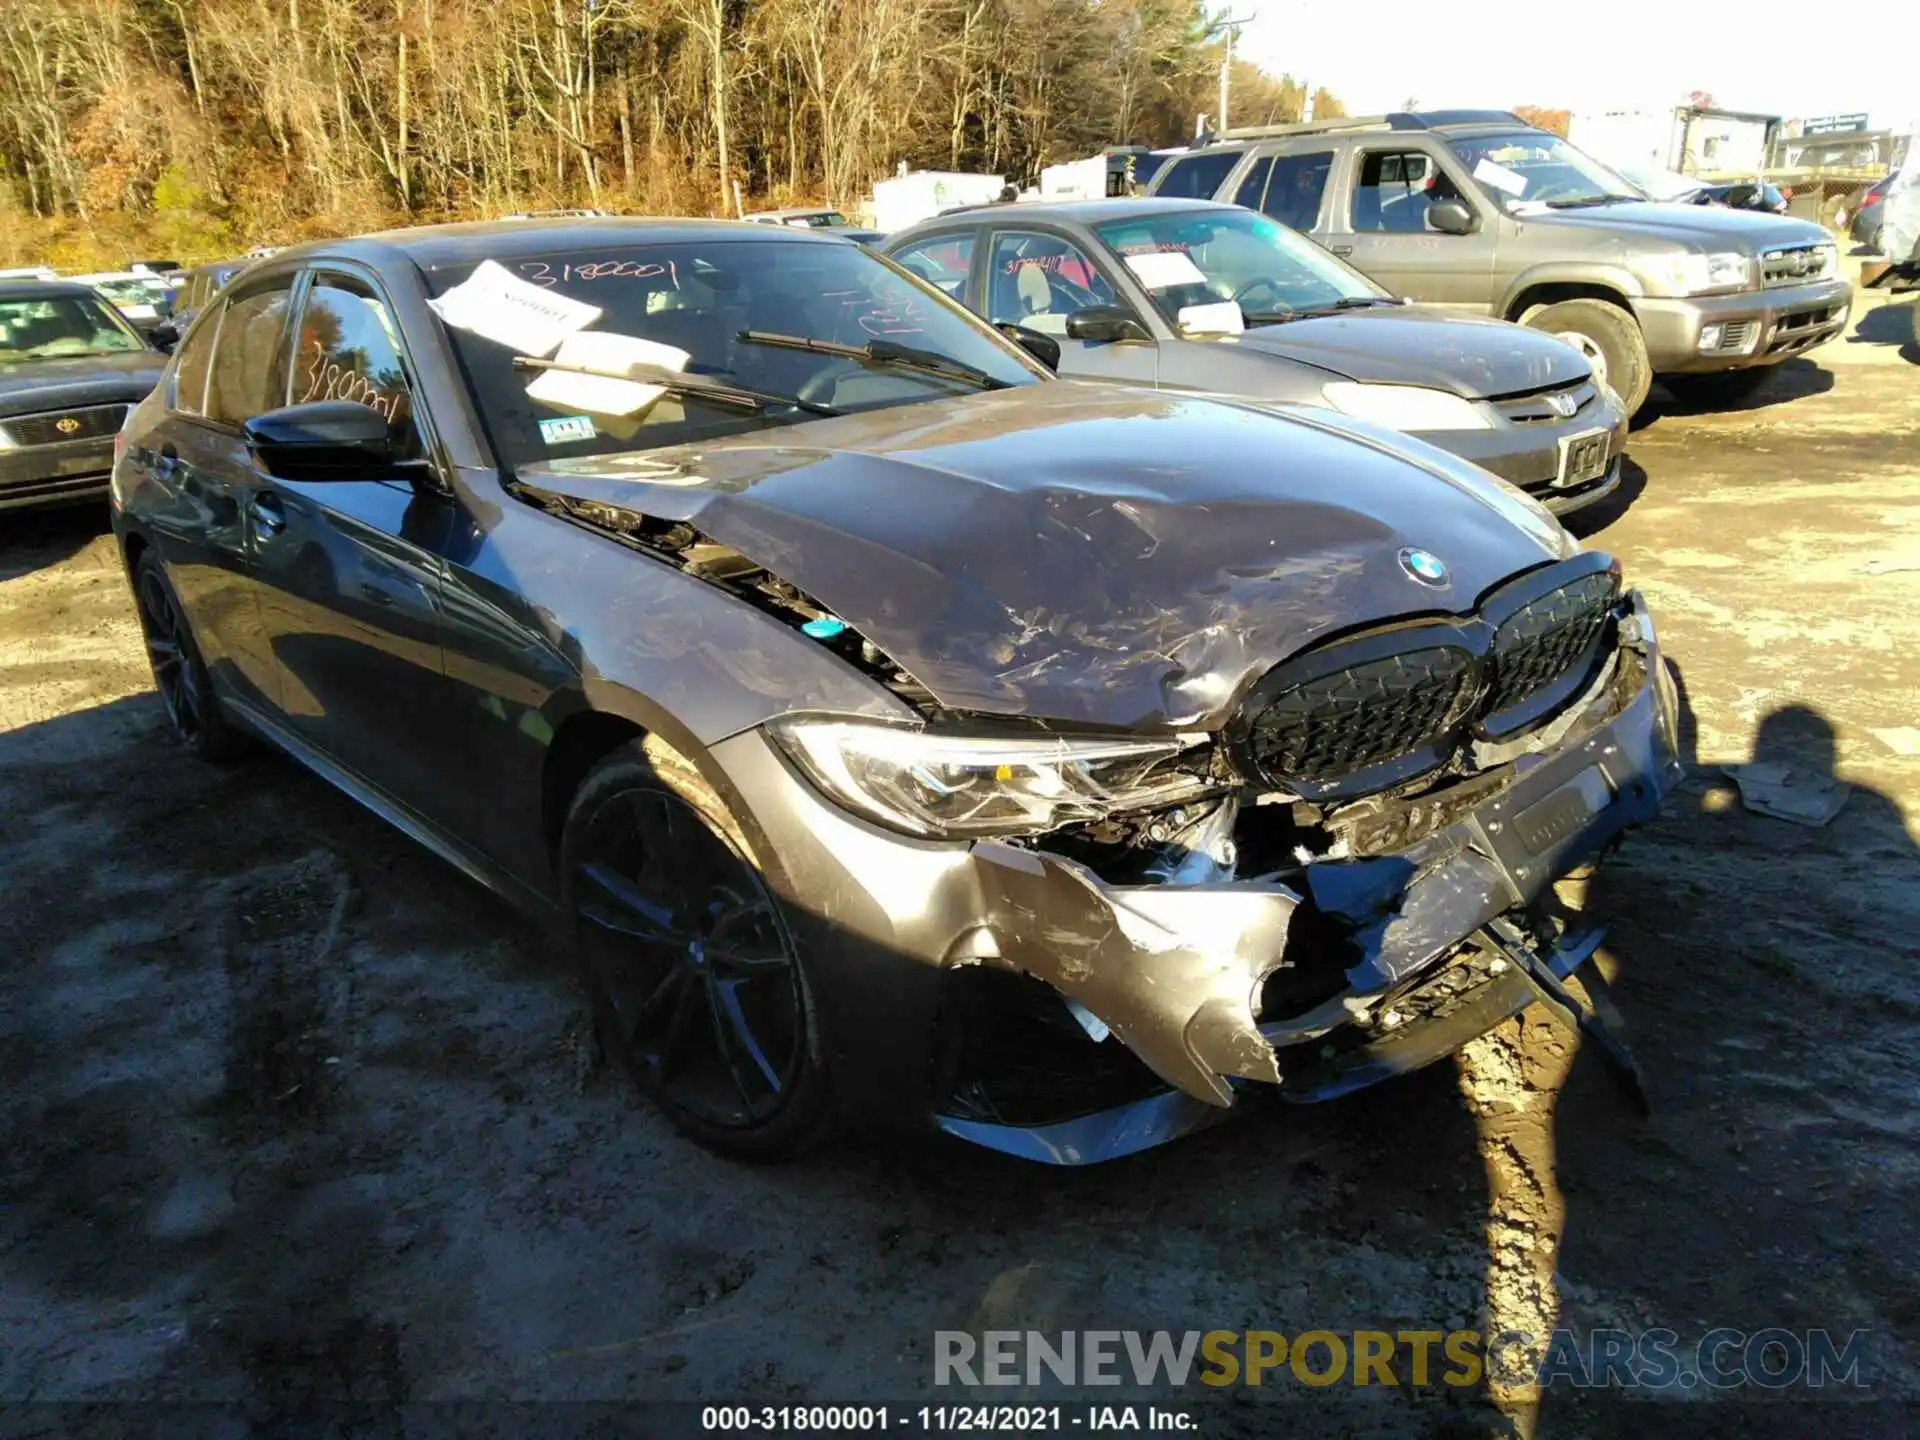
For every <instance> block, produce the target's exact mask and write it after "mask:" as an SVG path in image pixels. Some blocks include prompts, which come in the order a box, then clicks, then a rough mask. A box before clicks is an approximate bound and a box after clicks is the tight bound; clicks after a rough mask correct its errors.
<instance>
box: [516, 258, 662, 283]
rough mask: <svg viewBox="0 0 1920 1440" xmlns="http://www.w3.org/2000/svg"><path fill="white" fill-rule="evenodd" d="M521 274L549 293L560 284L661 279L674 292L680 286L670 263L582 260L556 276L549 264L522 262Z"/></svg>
mask: <svg viewBox="0 0 1920 1440" xmlns="http://www.w3.org/2000/svg"><path fill="white" fill-rule="evenodd" d="M520 273H521V274H522V275H524V276H526V277H527V279H528V281H529V282H530V283H532V284H534V285H539V286H542V287H544V288H548V289H551V288H552V287H553V286H555V285H558V284H560V283H561V282H562V281H563V280H564V281H569V282H570V281H574V280H652V279H654V278H656V277H658V276H661V275H665V276H667V277H668V278H669V279H671V280H672V281H673V283H674V286H675V288H678V287H679V284H680V275H679V271H678V269H677V268H676V267H675V265H674V263H673V262H672V261H671V260H667V261H657V260H583V261H581V262H579V263H578V264H575V263H574V262H572V261H568V262H565V263H562V264H561V265H560V266H559V269H558V271H557V272H556V270H555V268H554V265H553V263H552V262H550V261H546V260H523V261H522V262H521V263H520Z"/></svg>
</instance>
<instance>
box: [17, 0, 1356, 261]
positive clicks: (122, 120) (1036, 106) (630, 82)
mask: <svg viewBox="0 0 1920 1440" xmlns="http://www.w3.org/2000/svg"><path fill="white" fill-rule="evenodd" d="M6 9H7V12H8V18H7V21H6V23H5V24H4V25H0V263H22V262H23V261H24V260H27V259H33V260H51V261H52V262H54V263H61V262H63V261H69V262H77V261H80V260H83V259H85V258H89V257H90V254H91V252H93V251H102V252H111V251H112V250H114V249H115V248H116V247H124V246H126V245H132V246H133V247H134V249H136V250H137V251H139V252H140V253H144V254H151V253H155V251H156V250H157V251H162V252H164V253H166V254H167V255H169V256H177V257H179V258H183V259H192V258H196V257H199V256H204V255H208V254H212V253H216V252H226V251H230V250H232V249H234V248H236V247H239V246H242V245H244V244H249V243H257V242H260V241H268V240H277V241H285V240H292V239H298V238H302V237H304V236H307V235H312V234H319V233H338V232H341V231H344V230H354V229H365V228H368V227H370V226H375V225H380V224H386V223H406V222H409V221H413V222H419V221H425V220H432V219H440V218H447V217H454V216H470V215H491V214H500V213H504V212H510V211H513V210H518V209H525V208H531V207H538V206H554V205H596V206H600V207H604V208H609V209H619V210H631V211H652V212H668V213H674V212H693V213H705V212H719V211H722V210H724V209H727V208H728V207H729V206H730V204H731V186H732V183H733V182H735V181H738V182H739V184H740V185H741V187H742V189H743V191H744V192H745V194H746V195H747V197H748V198H749V200H751V201H759V202H764V203H770V204H771V203H780V202H783V201H787V200H790V199H803V198H804V199H808V200H819V199H826V200H831V201H833V202H836V203H840V204H852V203H854V202H855V201H857V199H858V198H859V196H861V195H863V194H864V193H865V192H866V187H867V186H868V185H869V184H870V183H871V181H872V180H873V179H874V178H875V177H876V176H879V175H883V174H886V173H888V172H890V171H891V170H893V168H894V167H895V166H896V165H897V164H898V163H899V162H900V161H903V160H904V161H906V162H908V163H909V164H912V165H916V166H930V167H938V168H948V169H972V170H984V171H991V172H1003V173H1007V174H1010V175H1026V174H1030V173H1032V172H1033V171H1035V170H1036V169H1037V168H1038V167H1039V166H1041V165H1043V164H1047V163H1051V162H1053V161H1056V160H1062V159H1070V158H1074V157H1076V156H1079V155H1082V154H1086V153H1090V152H1091V151H1093V150H1096V149H1098V148H1099V147H1101V146H1103V145H1108V144H1115V143H1123V142H1129V143H1130V142H1144V143H1150V144H1163V143H1171V142H1174V141H1176V140H1178V139H1179V138H1180V137H1182V136H1183V135H1185V134H1187V133H1188V132H1189V130H1190V127H1191V125H1192V123H1193V117H1194V116H1195V115H1196V113H1198V112H1201V111H1210V110H1212V109H1213V108H1214V93H1215V87H1216V86H1217V83H1218V76H1219V67H1220V61H1221V56H1222V47H1223V44H1224V41H1223V37H1221V36H1220V35H1218V34H1215V33H1211V31H1210V25H1211V21H1210V18H1209V15H1208V12H1207V10H1206V8H1205V7H1204V6H1203V5H1202V4H1201V3H1200V0H12V3H11V4H9V5H8V6H7V7H6ZM1233 80H1234V90H1233V114H1234V119H1235V120H1236V121H1240V122H1255V121H1267V120H1284V119H1291V118H1295V117H1297V116H1298V114H1299V113H1300V109H1301V101H1302V99H1303V95H1302V93H1301V87H1300V85H1299V84H1298V83H1296V82H1295V81H1293V80H1291V79H1288V78H1285V77H1279V76H1272V75H1268V74H1266V73H1264V72H1262V71H1260V70H1258V69H1256V68H1254V67H1253V66H1250V65H1245V64H1241V63H1239V62H1236V64H1235V74H1234V77H1233ZM1318 108H1319V111H1320V113H1322V114H1325V113H1338V110H1337V101H1335V100H1334V99H1333V97H1331V96H1329V95H1326V94H1325V93H1324V92H1322V94H1321V95H1320V97H1319V101H1318ZM8 252H11V254H9V253H8ZM29 252H33V253H29Z"/></svg>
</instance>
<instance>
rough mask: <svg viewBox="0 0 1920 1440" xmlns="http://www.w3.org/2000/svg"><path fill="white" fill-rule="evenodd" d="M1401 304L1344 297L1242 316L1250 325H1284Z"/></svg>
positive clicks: (1372, 297) (1380, 297)
mask: <svg viewBox="0 0 1920 1440" xmlns="http://www.w3.org/2000/svg"><path fill="white" fill-rule="evenodd" d="M1399 303H1400V302H1399V301H1397V300H1389V299H1387V298H1386V297H1385V296H1384V295H1342V296H1341V297H1340V298H1339V299H1338V300H1329V301H1328V302H1327V303H1326V304H1324V305H1303V306H1301V307H1300V308H1299V309H1298V310H1254V311H1251V312H1249V311H1242V312H1241V314H1242V316H1243V317H1244V318H1245V320H1246V322H1247V324H1249V325H1283V324H1285V323H1286V322H1287V321H1289V320H1301V319H1305V318H1307V317H1308V316H1312V315H1332V314H1334V313H1335V312H1337V311H1341V310H1371V309H1372V308H1373V307H1374V306H1376V305H1397V304H1399Z"/></svg>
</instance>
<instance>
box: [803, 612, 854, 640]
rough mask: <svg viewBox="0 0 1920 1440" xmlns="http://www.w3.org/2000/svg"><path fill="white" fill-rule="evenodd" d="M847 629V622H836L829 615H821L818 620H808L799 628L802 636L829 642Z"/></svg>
mask: <svg viewBox="0 0 1920 1440" xmlns="http://www.w3.org/2000/svg"><path fill="white" fill-rule="evenodd" d="M846 628H847V622H846V621H844V620H836V619H834V617H833V616H831V615H822V616H821V617H820V618H819V619H818V620H809V621H807V623H806V624H804V625H802V626H801V627H800V631H801V633H802V634H805V635H811V636H812V637H813V638H814V639H816V640H831V639H833V637H834V636H836V635H838V634H839V633H840V632H841V631H843V630H845V629H846Z"/></svg>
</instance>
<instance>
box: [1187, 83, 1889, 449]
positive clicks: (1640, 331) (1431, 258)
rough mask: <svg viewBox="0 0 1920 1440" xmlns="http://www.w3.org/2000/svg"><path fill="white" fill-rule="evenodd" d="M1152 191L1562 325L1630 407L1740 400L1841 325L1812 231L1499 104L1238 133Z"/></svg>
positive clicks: (1370, 271) (1835, 274)
mask: <svg viewBox="0 0 1920 1440" xmlns="http://www.w3.org/2000/svg"><path fill="white" fill-rule="evenodd" d="M1149 193H1151V194H1154V195H1168V196H1199V197H1205V198H1208V199H1219V200H1226V201H1230V202H1232V203H1235V204H1240V205H1245V206H1247V207H1248V208H1249V209H1254V210H1260V211H1264V212H1265V213H1266V214H1268V215H1270V216H1272V217H1273V218H1274V219H1276V220H1279V221H1281V222H1282V223H1283V224H1287V225H1291V226H1292V227H1293V228H1294V229H1296V230H1300V231H1303V232H1305V233H1306V234H1308V235H1310V236H1312V237H1313V239H1315V240H1317V241H1318V242H1319V243H1320V244H1322V245H1324V246H1326V248H1327V249H1329V250H1330V251H1332V252H1333V253H1334V254H1335V255H1339V256H1342V257H1343V258H1345V259H1347V260H1349V261H1350V262H1351V263H1352V264H1353V265H1355V266H1356V267H1358V268H1359V269H1360V270H1362V271H1363V272H1365V273H1366V274H1367V275H1368V276H1370V277H1371V278H1372V279H1374V280H1375V281H1377V282H1378V283H1380V284H1382V285H1384V286H1386V287H1387V288H1388V289H1389V290H1392V291H1395V292H1396V293H1398V294H1402V295H1407V296H1410V297H1412V298H1413V299H1416V300H1422V301H1425V302H1427V303H1429V304H1434V305H1442V306H1446V307H1449V308H1451V309H1456V310H1458V311H1460V312H1461V313H1462V314H1471V315H1496V316H1499V317H1501V318H1503V319H1507V320H1517V321H1519V322H1521V323H1522V324H1526V325H1531V326H1534V327H1535V328H1537V329H1540V330H1547V331H1551V332H1553V333H1556V334H1559V335H1561V336H1562V337H1564V338H1565V339H1566V340H1567V341H1568V342H1569V343H1570V344H1572V345H1574V346H1575V347H1576V348H1578V349H1579V350H1581V351H1582V352H1583V353H1584V354H1585V355H1586V356H1587V358H1588V360H1589V362H1590V363H1591V364H1592V366H1593V369H1594V371H1595V373H1596V374H1597V375H1599V376H1600V377H1602V378H1603V379H1605V380H1606V381H1607V383H1608V384H1610V385H1611V386H1612V387H1613V388H1614V390H1615V391H1617V392H1618V393H1619V394H1620V396H1621V398H1622V399H1623V400H1624V401H1625V402H1626V405H1627V408H1628V409H1629V411H1632V410H1637V409H1638V408H1639V407H1640V405H1641V404H1642V402H1643V401H1644V400H1645V399H1646V396H1647V391H1648V390H1649V388H1650V387H1651V386H1652V384H1653V381H1654V378H1655V377H1656V376H1658V377H1659V378H1660V379H1661V380H1662V381H1663V382H1665V383H1666V384H1667V386H1668V388H1669V389H1670V390H1673V391H1676V392H1686V393H1687V394H1688V395H1689V397H1690V398H1692V397H1695V396H1697V397H1698V398H1700V399H1704V400H1721V399H1724V400H1732V399H1735V398H1738V396H1739V395H1741V394H1742V393H1744V392H1745V391H1747V390H1749V389H1751V388H1752V387H1753V385H1754V384H1755V383H1756V382H1757V381H1758V380H1759V379H1761V378H1762V377H1763V376H1764V375H1765V374H1766V368H1765V367H1767V366H1770V365H1773V364H1777V363H1778V362H1779V361H1781V360H1785V359H1787V358H1788V357H1789V356H1792V355H1797V354H1799V353H1800V352H1801V351H1803V350H1807V349H1810V348H1812V347H1813V346H1815V345H1818V344H1821V343H1822V342H1823V341H1826V340H1829V339H1832V338H1833V337H1834V336H1835V335H1837V334H1839V333H1840V331H1841V330H1842V329H1843V328H1845V326H1846V323H1847V313H1848V311H1849V309H1850V308H1851V306H1852V303H1853V287H1852V286H1851V285H1849V284H1848V283H1847V281H1846V279H1845V278H1844V277H1842V276H1841V275H1840V273H1839V265H1838V260H1837V258H1836V251H1835V246H1834V243H1833V238H1832V236H1830V235H1829V234H1828V233H1827V232H1826V231H1825V230H1823V229H1821V228H1820V227H1819V226H1818V225H1815V224H1812V223H1811V222H1809V221H1805V220H1795V219H1789V218H1787V217H1785V216H1779V215H1767V214H1759V213H1756V212H1753V211H1748V210H1731V209H1725V208H1722V207H1718V206H1700V205H1666V204H1657V203H1655V202H1653V201H1650V200H1648V199H1646V197H1645V196H1644V195H1643V194H1641V192H1640V191H1639V190H1638V189H1636V188H1635V187H1634V186H1633V185H1632V184H1630V183H1629V182H1627V181H1626V180H1624V179H1622V178H1621V177H1619V176H1617V175H1615V174H1614V173H1613V172H1612V171H1610V170H1609V169H1607V167H1606V166H1604V165H1602V164H1600V163H1599V162H1598V161H1596V160H1593V159H1591V158H1590V157H1588V156H1586V155H1584V154H1582V153H1581V152H1580V151H1579V150H1576V149H1575V148H1574V147H1573V146H1571V145H1569V144H1568V143H1567V142H1566V141H1565V140H1562V139H1560V138H1559V137H1558V136H1557V135H1551V134H1549V133H1547V132H1546V131H1544V130H1539V129H1535V128H1533V127H1532V126H1529V125H1528V124H1527V123H1526V122H1525V121H1523V120H1521V119H1520V118H1519V117H1518V116H1515V115H1511V114H1508V113H1507V112H1505V111H1497V110H1453V111H1430V112H1426V113H1421V114H1413V113H1405V112H1403V113H1398V114H1392V115H1377V116H1367V117H1361V118H1356V119H1341V120H1331V121H1326V122H1323V123H1319V124H1312V125H1277V126H1264V127H1260V128H1258V129H1255V130H1232V131H1228V132H1227V134H1226V135H1225V136H1224V137H1223V138H1221V139H1220V140H1218V141H1216V142H1213V143H1207V144H1202V145H1199V146H1196V147H1195V148H1194V149H1193V150H1191V151H1189V152H1188V153H1187V154H1184V155H1180V156H1176V157H1174V158H1173V159H1171V160H1170V161H1169V162H1168V163H1167V164H1165V165H1163V166H1161V167H1160V169H1159V170H1158V171H1157V172H1156V173H1155V175H1154V177H1153V182H1152V186H1151V189H1150V192H1149Z"/></svg>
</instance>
